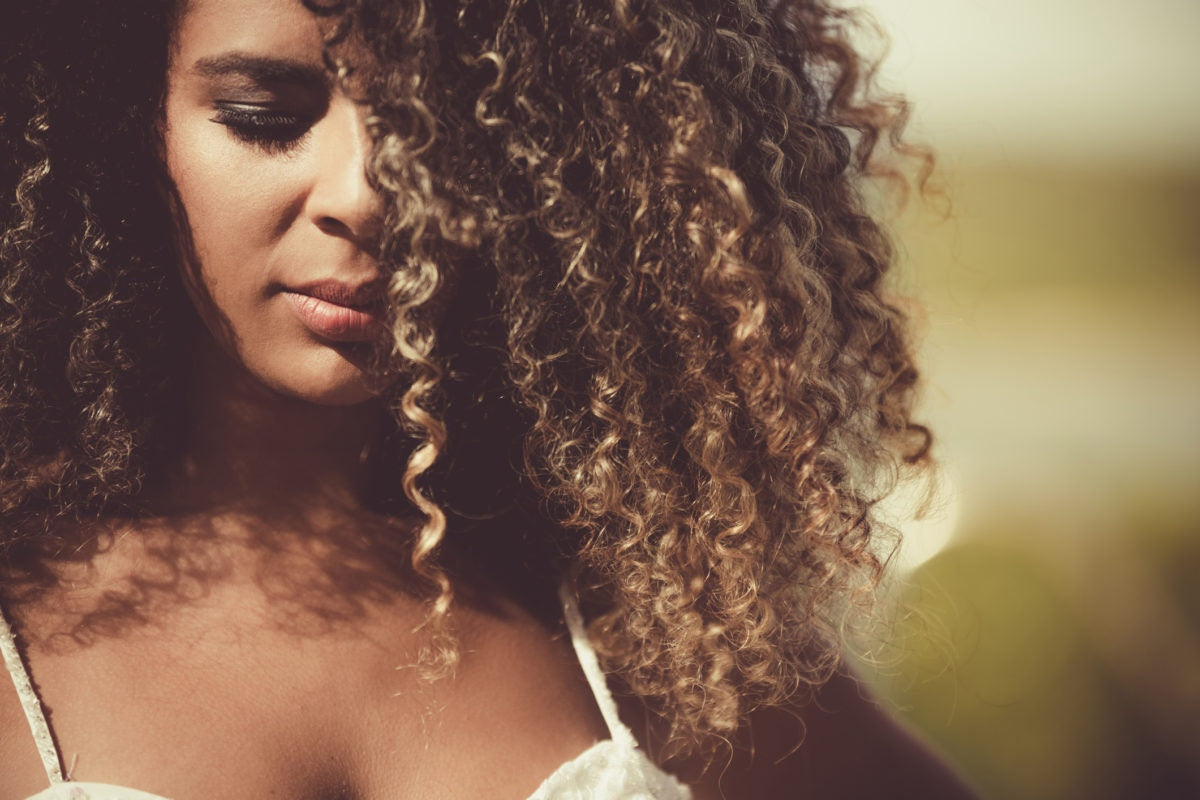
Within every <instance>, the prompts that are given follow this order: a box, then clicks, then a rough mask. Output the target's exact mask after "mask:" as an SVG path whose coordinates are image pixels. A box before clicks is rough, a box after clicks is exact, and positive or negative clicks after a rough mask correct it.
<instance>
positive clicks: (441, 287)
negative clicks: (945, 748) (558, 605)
mask: <svg viewBox="0 0 1200 800" xmlns="http://www.w3.org/2000/svg"><path fill="white" fill-rule="evenodd" d="M166 5H168V4H163V3H149V2H143V3H138V4H120V13H122V14H123V13H124V12H125V11H126V9H128V10H129V11H130V12H131V13H130V14H129V15H128V19H123V20H114V19H113V18H114V17H115V16H116V15H117V11H116V10H115V9H116V7H115V6H112V5H111V4H104V6H103V10H102V9H101V5H100V4H99V3H97V4H96V7H95V9H93V12H92V13H89V12H87V10H81V9H79V8H78V6H79V4H78V3H76V4H72V9H71V10H70V12H71V13H67V11H66V10H64V9H62V8H61V7H60V6H59V5H58V4H54V3H50V4H48V5H47V6H46V9H47V10H44V11H37V12H33V11H30V12H22V13H23V14H26V15H27V18H26V19H23V20H19V22H20V23H21V24H20V25H19V26H18V29H20V30H27V31H39V30H40V31H50V30H53V31H54V33H53V35H54V36H56V37H59V38H58V39H57V40H56V41H53V42H51V40H50V39H49V38H48V37H49V36H51V34H48V33H47V34H45V37H47V38H45V39H43V40H39V39H38V38H37V37H36V36H28V37H23V41H22V42H21V43H20V46H17V45H16V43H15V42H13V43H11V44H13V47H12V48H5V53H6V54H5V55H3V56H0V58H3V59H4V61H3V69H2V70H0V81H2V83H0V108H3V109H4V116H3V118H2V121H0V151H2V152H4V153H5V154H6V156H7V154H10V153H11V154H14V155H15V158H14V159H11V160H9V159H7V158H6V160H5V161H4V162H3V163H2V164H0V170H3V174H2V175H0V185H2V186H3V187H5V192H6V193H7V194H6V196H5V197H4V198H3V202H2V203H0V224H2V227H3V235H2V238H0V264H2V267H3V273H2V275H0V375H2V376H3V378H2V380H0V444H2V447H3V455H2V459H0V512H2V516H0V518H3V519H5V520H8V521H11V524H6V525H5V527H4V531H3V532H0V541H2V545H0V546H2V547H3V550H2V551H0V553H3V558H4V560H5V562H6V563H7V564H9V567H10V569H12V568H13V565H28V564H29V563H30V559H31V558H33V557H34V556H36V559H41V560H45V559H52V558H53V557H54V556H55V550H54V545H53V537H51V536H49V534H47V533H45V531H46V530H48V527H47V526H44V525H43V526H42V527H40V528H38V527H36V526H32V525H31V524H30V523H29V520H35V519H37V520H44V519H45V518H46V516H47V515H49V516H51V517H53V516H58V517H63V516H68V517H71V518H76V519H77V518H85V517H87V516H88V515H96V514H100V513H103V512H104V510H105V509H107V508H112V507H114V505H120V504H121V503H122V502H127V501H128V500H129V498H133V497H136V494H137V491H138V487H139V485H140V482H141V480H142V479H143V477H144V476H145V474H146V469H147V465H148V464H150V463H152V461H153V458H154V457H155V456H154V454H155V452H161V451H162V449H163V448H164V447H167V446H168V445H169V439H164V438H162V437H159V436H157V435H156V431H161V430H163V428H164V423H163V420H164V419H166V418H168V417H169V415H170V413H171V411H170V409H171V408H173V407H174V406H172V402H171V390H172V387H173V386H174V385H175V382H176V376H173V375H172V372H171V369H170V353H171V352H172V347H175V346H177V341H178V338H177V337H176V336H173V335H170V331H171V330H172V325H173V322H172V319H173V315H174V314H175V313H177V312H178V311H179V309H181V308H183V307H184V306H186V301H185V300H184V299H183V296H182V293H181V291H180V287H179V286H178V279H177V277H175V276H174V267H173V265H172V263H171V259H172V256H171V249H170V242H169V241H167V233H166V232H167V231H168V230H169V225H168V220H167V216H168V215H167V213H166V211H165V209H164V208H163V206H162V203H161V202H160V201H159V199H158V198H159V197H160V196H161V195H160V194H159V193H158V192H157V191H156V188H155V187H156V185H157V182H159V181H161V175H159V174H157V171H158V169H159V167H158V160H157V158H156V156H155V150H154V148H155V143H154V139H153V133H152V131H153V127H154V126H153V120H154V119H155V118H156V115H157V114H158V108H159V105H160V104H161V97H162V91H163V88H162V77H163V73H164V71H165V65H166V61H165V58H166V46H167V45H166V42H167V32H168V30H169V25H170V19H169V9H168V8H165V6H166ZM317 5H318V4H316V3H310V7H314V8H315V7H316V6H317ZM317 10H318V11H319V12H320V13H322V14H328V15H331V16H333V17H334V18H335V22H334V23H333V29H334V33H333V34H332V35H331V40H330V47H329V52H328V55H329V60H330V64H331V67H332V68H337V66H338V64H339V59H340V58H341V57H342V56H344V55H346V53H347V52H348V51H346V50H345V49H344V48H346V47H353V48H357V50H358V54H359V55H358V61H359V69H360V73H359V77H364V78H367V79H366V80H361V81H355V80H354V75H353V74H350V73H349V72H348V71H344V72H343V75H344V77H346V78H347V79H348V85H354V86H355V89H356V91H358V92H360V93H361V95H362V99H363V101H364V102H365V103H366V104H367V105H368V106H369V110H370V112H371V117H370V123H369V124H370V126H371V129H372V134H373V136H374V138H375V141H376V146H375V150H374V154H373V159H372V164H371V168H370V173H371V176H372V178H373V180H374V181H375V183H376V185H377V186H378V189H379V191H380V192H381V193H382V194H383V195H384V196H385V197H386V198H387V200H388V204H387V207H388V215H387V220H386V225H385V229H386V237H385V238H386V241H385V242H384V252H383V256H384V263H385V264H386V265H388V268H389V269H390V270H391V271H392V277H391V283H390V296H391V299H392V301H393V303H392V305H393V311H394V312H395V313H394V320H395V321H394V325H393V333H394V337H393V338H394V343H393V344H394V347H392V348H391V349H390V351H389V353H388V354H386V355H385V357H383V358H381V362H382V363H381V364H380V365H379V366H380V368H381V369H382V370H384V371H386V372H388V373H389V374H390V375H396V374H400V375H401V376H402V377H403V380H402V381H401V383H400V385H401V386H402V387H403V391H402V392H401V393H400V394H399V395H398V396H397V397H396V398H395V399H394V404H393V405H394V409H395V411H396V418H397V422H398V427H399V428H401V429H404V430H406V431H407V432H408V434H409V435H410V436H411V437H412V440H413V442H415V444H409V445H406V446H405V448H404V453H405V456H406V458H407V464H406V466H404V467H401V468H399V469H397V470H396V471H395V473H393V477H394V478H395V480H396V481H397V482H399V483H400V484H401V486H402V488H403V490H404V495H405V496H406V497H407V498H408V501H409V502H410V503H411V504H412V506H415V508H416V509H417V510H418V511H419V512H421V514H423V515H424V517H425V519H426V524H425V526H424V528H423V529H422V533H421V535H420V536H418V539H417V544H416V546H415V550H414V552H413V561H414V563H415V565H416V566H417V568H418V571H419V572H420V573H421V574H423V575H425V576H426V577H428V578H429V579H430V580H432V581H434V582H435V583H436V584H437V585H438V586H439V587H440V590H439V592H438V599H437V600H436V601H435V602H434V605H433V606H432V614H433V618H434V620H435V622H436V621H440V622H439V623H438V624H441V623H444V621H445V616H446V613H447V612H448V610H449V608H450V607H451V599H452V596H453V591H452V590H453V583H452V581H451V580H450V578H449V577H447V574H446V573H445V572H444V570H443V568H442V567H441V566H439V562H438V558H437V555H438V550H439V547H440V546H441V545H442V544H443V542H445V541H446V540H447V539H448V537H453V536H454V535H455V530H456V528H455V525H454V519H455V515H454V513H453V510H454V509H456V508H458V507H460V506H462V505H463V504H469V503H470V502H471V499H472V497H473V496H476V497H477V496H478V494H479V486H478V484H477V483H474V482H473V481H472V480H470V479H468V478H465V477H464V474H463V473H464V469H465V467H464V465H465V464H466V463H467V461H468V459H465V458H460V457H459V455H458V454H461V453H462V452H464V450H465V449H469V448H471V447H478V445H479V443H481V442H482V443H484V450H483V452H484V453H485V455H487V456H489V457H490V458H491V459H492V460H493V461H494V462H495V463H497V464H498V465H500V467H505V466H506V465H511V468H509V469H504V468H501V469H499V470H497V471H498V472H499V473H502V474H505V475H507V476H508V478H507V479H509V480H511V482H512V485H513V486H514V487H516V493H515V496H520V497H527V498H530V502H531V503H532V508H533V512H532V513H533V514H534V515H535V516H537V517H539V518H540V519H543V520H546V521H552V522H553V523H555V524H554V525H549V526H546V529H547V530H548V531H551V532H550V533H547V534H546V536H547V537H549V538H552V539H553V540H554V541H553V546H554V548H555V549H556V550H557V551H558V552H559V553H561V555H562V556H563V558H564V559H565V564H566V569H567V571H568V573H569V577H570V579H571V580H572V581H573V583H574V585H575V586H576V588H577V590H578V591H579V593H580V595H581V599H582V601H583V603H584V607H585V611H586V612H587V613H588V616H589V618H590V619H591V624H590V629H591V633H592V636H593V638H594V640H595V642H596V644H597V648H598V650H599V652H600V655H601V658H602V661H603V664H604V666H605V667H606V669H607V670H609V671H610V672H611V673H612V674H613V675H615V677H616V679H617V680H618V681H620V682H621V683H622V684H623V685H624V686H625V687H626V688H627V689H628V690H629V691H631V692H633V693H635V694H637V695H638V696H640V697H641V698H643V699H644V700H645V702H646V703H647V705H648V706H649V707H650V708H651V709H653V710H655V711H657V712H658V713H659V714H661V715H662V717H663V718H664V719H666V720H667V721H668V722H669V723H670V728H671V733H672V737H673V739H674V741H675V743H676V745H677V746H678V749H679V751H680V752H702V753H710V752H712V751H713V749H714V748H715V746H716V745H717V744H718V743H719V742H720V741H721V740H722V739H723V738H724V737H727V736H729V735H730V734H732V733H733V732H735V731H736V730H737V728H738V726H739V725H740V724H741V723H742V721H744V719H745V717H746V714H747V713H748V712H749V711H750V710H752V709H753V708H755V707H758V706H761V705H777V704H781V703H786V702H792V701H795V700H796V698H797V697H798V696H799V695H800V694H801V693H802V690H803V689H804V687H806V686H812V685H816V684H819V683H820V682H821V681H822V680H824V679H825V678H826V677H827V676H828V675H829V674H830V672H831V670H832V669H833V668H834V667H835V666H836V664H837V663H838V659H839V657H840V655H839V649H838V640H839V636H838V629H839V626H840V624H841V622H842V621H843V619H844V616H845V613H846V611H847V604H848V602H849V603H851V604H852V603H853V598H855V597H857V596H860V595H859V594H856V593H869V590H870V588H871V587H873V586H874V584H875V583H876V582H877V581H878V579H879V576H880V571H881V563H882V562H881V549H880V544H879V541H880V540H879V534H880V529H879V527H878V526H876V525H874V524H873V522H872V519H871V515H870V511H871V507H872V505H873V504H874V503H875V502H876V501H877V500H878V499H879V498H880V497H881V496H882V494H883V493H885V492H886V490H887V489H888V488H889V487H890V486H891V484H892V483H893V481H894V478H895V476H896V474H897V471H898V469H899V468H900V467H901V466H902V465H903V464H920V463H923V462H924V460H925V459H926V453H927V451H928V442H929V437H928V434H927V432H926V431H925V430H924V429H923V428H922V427H920V426H919V425H916V424H914V423H913V421H912V419H911V409H912V402H913V390H914V387H915V385H916V379H917V374H916V371H915V369H914V366H913V359H912V356H911V353H910V349H909V347H908V345H907V343H906V333H905V332H906V325H905V320H904V317H903V314H902V313H901V312H900V310H899V309H898V308H897V306H896V305H894V304H893V303H891V302H889V301H888V299H887V297H886V296H885V292H884V287H883V279H884V276H885V273H886V271H887V269H888V267H889V265H890V264H891V262H892V259H893V255H892V250H891V247H890V245H889V242H888V239H887V237H886V236H885V234H884V232H883V231H882V230H881V228H880V226H879V225H878V224H877V223H876V222H875V221H874V220H873V219H872V218H871V217H870V216H868V214H867V213H866V211H865V207H864V201H863V198H862V196H861V188H862V185H863V181H864V180H865V179H867V178H869V177H871V176H872V175H874V174H877V173H879V172H881V171H885V170H884V167H883V166H882V165H883V163H884V161H883V158H882V156H881V154H880V153H879V152H878V151H879V150H880V149H881V148H880V147H879V145H880V144H881V143H884V142H888V141H890V142H891V143H892V144H893V145H896V144H897V143H898V142H899V135H900V132H901V129H902V127H903V122H904V106H903V104H902V103H900V102H898V101H895V100H888V99H880V98H878V97H876V96H874V95H873V94H871V92H870V75H871V70H870V68H869V65H868V64H866V63H864V61H863V59H862V58H861V57H860V56H859V55H858V54H857V52H856V50H855V48H854V47H853V46H852V45H851V43H850V40H849V30H850V27H851V23H852V17H851V16H850V15H849V14H847V13H846V12H845V11H842V10H839V9H837V8H835V7H833V6H832V5H830V4H829V3H826V2H819V1H814V0H805V1H802V2H784V1H783V0H779V1H778V2H773V1H771V0H757V1H756V0H721V1H720V2H718V1H717V0H659V1H657V2H651V1H650V0H580V2H557V0H508V1H507V2H500V0H459V2H432V1H430V2H426V0H406V2H396V1H395V0H378V1H377V0H360V1H359V2H347V3H343V4H337V5H335V6H332V7H328V8H326V7H324V6H322V7H321V8H319V9H317ZM35 15H37V18H36V19H35V18H34V16H35ZM56 15H57V16H56ZM79 19H86V20H88V24H87V25H83V24H80V23H79V22H77V21H75V20H79ZM64 31H66V33H65V34H64ZM64 35H65V36H67V37H68V39H69V38H70V37H75V38H76V39H78V41H75V42H74V43H73V45H68V44H65V43H63V41H62V37H63V36H64ZM364 47H365V49H366V52H367V53H369V55H370V57H369V58H368V59H366V60H365V61H364V59H363V58H362V48H364ZM131 52H136V53H139V54H141V55H142V56H144V58H139V59H138V60H136V63H135V64H133V65H132V66H131V62H130V58H129V55H128V54H129V53H131ZM347 59H348V61H347V63H350V62H351V61H353V60H354V59H352V58H349V56H347ZM368 65H369V66H368ZM96 120H105V126H104V127H103V129H102V131H101V134H100V136H99V140H98V141H93V139H94V135H95V130H96ZM888 149H889V151H890V152H891V153H892V154H893V155H894V154H895V153H896V152H900V151H897V149H896V148H895V147H892V148H888ZM901 151H902V148H901ZM163 332H166V335H164V333H163ZM496 420H502V421H503V423H502V424H497V423H496ZM163 442H167V443H168V444H163ZM477 452H478V451H477ZM499 494H503V492H500V493H499ZM447 509H450V510H451V512H452V513H451V524H450V525H449V526H447V523H446V517H445V512H446V510H447ZM10 531H11V533H10ZM38 531H41V533H39V532H38ZM48 542H49V544H48ZM26 568H27V567H26ZM548 579H549V580H553V578H548ZM436 629H437V626H436V625H435V630H436ZM453 652H454V651H453V647H452V645H451V644H449V643H447V644H446V646H445V648H444V649H443V659H444V660H450V659H452V657H453Z"/></svg>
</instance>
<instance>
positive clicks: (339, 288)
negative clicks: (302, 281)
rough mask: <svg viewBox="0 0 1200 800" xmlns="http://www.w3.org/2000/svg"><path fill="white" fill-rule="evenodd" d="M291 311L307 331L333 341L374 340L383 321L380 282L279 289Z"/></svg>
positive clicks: (324, 284) (335, 283) (319, 284)
mask: <svg viewBox="0 0 1200 800" xmlns="http://www.w3.org/2000/svg"><path fill="white" fill-rule="evenodd" d="M282 294H283V295H284V297H286V298H287V299H288V301H289V302H290V303H291V306H292V310H293V311H294V312H295V314H296V316H297V317H298V318H299V320H300V322H301V324H303V325H304V326H305V327H306V328H308V329H309V330H310V331H312V332H313V333H315V334H316V335H317V336H319V337H321V338H322V339H327V340H330V341H334V342H362V341H367V340H369V339H373V338H375V337H376V336H377V335H378V334H379V332H380V330H381V328H382V322H383V299H384V287H383V284H382V282H380V281H372V282H369V283H362V284H358V285H354V284H349V283H343V282H341V281H321V282H318V283H311V284H306V285H303V286H290V287H285V288H283V290H282Z"/></svg>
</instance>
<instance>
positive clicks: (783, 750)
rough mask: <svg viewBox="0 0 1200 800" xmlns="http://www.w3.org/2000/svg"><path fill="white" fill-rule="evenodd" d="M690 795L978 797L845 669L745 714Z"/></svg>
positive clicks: (733, 798)
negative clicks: (790, 699) (744, 724)
mask: <svg viewBox="0 0 1200 800" xmlns="http://www.w3.org/2000/svg"><path fill="white" fill-rule="evenodd" d="M751 753H753V756H751ZM722 767H723V768H722ZM695 795H696V799H697V800H709V798H723V799H725V800H738V799H739V798H761V799H762V800H775V798H779V799H780V800H782V799H783V798H789V799H790V798H823V799H828V798H844V799H845V800H859V798H862V799H863V800H868V799H870V798H884V797H920V798H923V800H977V798H978V795H977V794H976V793H975V792H974V790H972V789H971V788H970V787H969V786H968V785H967V784H966V783H965V782H964V781H963V780H962V778H960V777H959V776H958V775H957V774H956V773H955V772H954V770H953V769H951V768H950V767H949V766H948V765H947V764H946V763H945V762H944V761H943V760H942V759H941V758H939V757H938V756H937V755H936V754H935V753H934V751H933V750H932V749H931V748H930V747H929V746H928V745H926V744H925V743H923V742H922V741H921V740H920V739H919V738H918V737H917V736H916V735H915V734H914V733H913V732H912V731H910V730H908V729H907V728H905V727H904V726H903V725H901V724H900V723H899V722H898V721H897V720H895V719H894V718H893V717H892V716H891V715H890V714H888V713H887V712H886V711H885V710H884V709H883V708H882V707H881V706H880V704H879V702H878V701H877V700H875V699H874V698H873V697H872V696H871V695H870V693H869V692H868V690H867V688H866V687H865V685H863V684H862V683H861V682H860V681H859V680H858V679H857V678H856V677H854V676H853V675H852V674H850V673H849V672H839V673H838V674H837V675H836V676H834V678H833V679H831V680H830V681H829V683H827V684H826V685H825V686H824V687H822V688H821V689H820V690H819V691H818V693H817V695H816V698H815V699H814V701H813V702H811V703H809V704H807V705H805V706H804V707H802V708H772V709H763V710H760V711H758V712H755V713H754V714H752V715H751V718H750V731H749V737H748V739H747V741H746V742H745V743H744V745H743V747H742V748H740V749H739V750H738V751H736V752H735V753H734V755H733V758H732V760H731V761H730V762H729V763H728V765H727V766H724V765H717V766H714V767H713V768H711V769H710V770H709V771H708V773H706V774H705V776H704V779H703V781H702V782H701V784H699V785H697V786H696V788H695Z"/></svg>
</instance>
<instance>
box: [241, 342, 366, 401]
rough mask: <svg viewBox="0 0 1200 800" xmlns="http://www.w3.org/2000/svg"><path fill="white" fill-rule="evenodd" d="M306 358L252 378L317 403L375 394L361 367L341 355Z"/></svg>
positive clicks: (284, 392)
mask: <svg viewBox="0 0 1200 800" xmlns="http://www.w3.org/2000/svg"><path fill="white" fill-rule="evenodd" d="M306 361H307V363H301V364H295V365H294V366H292V368H290V369H288V368H283V367H281V366H280V367H277V368H276V369H272V370H270V371H269V372H266V371H262V372H258V374H257V375H256V376H255V377H257V378H258V380H259V381H260V382H262V383H263V384H265V385H266V386H267V387H269V388H270V389H272V390H274V391H276V392H278V393H279V394H282V395H286V396H288V397H292V398H295V399H297V400H303V401H304V402H307V403H312V404H314V405H320V406H353V405H358V404H360V403H365V402H367V401H369V400H372V399H374V398H376V397H377V396H378V394H377V392H375V391H373V390H372V388H371V384H370V381H369V380H368V378H367V375H366V373H365V372H364V371H363V369H362V368H361V367H359V366H358V365H356V364H353V363H351V362H350V361H348V360H346V359H345V358H344V357H342V356H341V355H337V354H332V357H329V356H328V355H327V356H326V357H324V358H317V359H311V360H309V359H306ZM252 372H257V371H256V370H252ZM264 373H265V374H264Z"/></svg>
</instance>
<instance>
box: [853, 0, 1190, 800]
mask: <svg viewBox="0 0 1200 800" xmlns="http://www.w3.org/2000/svg"><path fill="white" fill-rule="evenodd" d="M865 2H866V8H867V10H868V11H869V12H870V13H871V15H872V16H873V17H874V18H875V19H876V20H877V21H878V22H879V23H880V24H881V26H882V27H883V28H884V29H885V30H886V31H887V33H888V35H889V36H890V38H891V51H890V54H889V55H888V56H887V59H886V61H885V63H884V67H883V70H882V73H881V84H882V86H883V87H884V88H888V89H892V90H895V91H899V92H903V93H904V94H906V95H907V96H908V97H909V98H910V99H911V101H912V102H913V103H914V116H913V120H912V124H911V126H910V129H909V132H910V133H909V138H911V139H913V140H914V141H917V142H922V143H926V144H928V145H930V146H931V147H932V148H933V149H934V150H935V151H936V153H937V158H938V172H937V174H936V176H935V179H936V180H937V181H939V182H940V183H941V184H942V185H943V186H944V187H945V195H946V199H948V201H949V214H948V215H947V214H945V213H944V212H945V207H944V204H943V203H942V202H941V201H938V200H935V201H934V202H932V203H926V204H922V203H921V202H919V201H913V202H911V203H910V204H909V206H908V208H907V210H906V211H905V212H904V213H903V214H902V215H901V216H900V217H899V218H898V219H897V220H895V222H894V225H893V227H894V230H895V232H896V237H897V240H898V243H899V246H900V249H901V264H900V270H899V272H900V275H899V276H898V281H897V286H896V288H897V290H898V291H899V292H900V293H902V294H905V295H908V296H911V297H914V298H916V300H917V301H918V302H919V303H920V305H921V307H922V309H923V310H922V311H921V312H920V314H919V316H920V319H919V328H920V335H921V342H920V347H921V359H922V363H923V365H924V367H925V374H926V378H927V383H926V387H925V393H924V401H923V414H922V416H923V417H924V419H926V420H928V422H929V424H930V425H931V426H932V428H933V429H934V432H935V435H936V437H937V455H938V457H939V459H940V460H941V462H942V464H943V467H944V472H943V476H942V497H941V500H940V502H939V504H938V506H937V508H935V509H934V511H933V513H932V515H931V517H930V518H929V519H926V520H923V521H919V522H916V523H909V524H905V525H903V528H904V531H905V544H904V545H903V549H902V552H901V553H900V555H899V562H900V567H901V568H900V569H899V570H897V571H896V573H895V574H896V576H897V577H896V579H895V581H894V585H893V586H891V587H890V592H891V593H890V595H889V601H891V602H893V604H894V608H895V613H894V618H893V619H892V621H891V626H890V629H889V631H888V632H887V633H888V635H887V636H886V637H885V644H884V646H882V647H880V648H879V649H877V650H875V651H873V652H870V653H868V654H867V655H868V659H867V660H868V661H870V662H871V666H869V667H864V670H865V671H867V672H868V673H869V674H870V675H871V678H870V679H871V680H872V682H873V683H874V684H875V687H876V690H877V691H878V692H879V693H880V694H881V695H882V696H883V697H885V698H886V699H887V701H888V702H889V703H890V704H891V705H892V706H893V708H895V709H896V711H897V713H898V714H900V715H901V716H902V717H904V718H906V719H907V720H908V721H909V722H910V723H911V724H912V725H913V726H914V727H916V728H917V729H918V730H919V731H921V732H922V733H923V734H924V735H925V736H926V737H927V738H928V740H929V741H930V742H931V743H932V744H933V746H934V747H935V748H936V749H938V750H940V751H941V752H943V753H944V754H945V755H946V757H947V758H948V759H950V760H951V761H952V762H954V763H955V764H956V765H958V767H959V768H960V769H961V770H962V772H963V773H964V775H965V776H966V777H967V778H968V780H970V781H971V782H972V783H973V784H974V785H975V786H976V787H977V788H978V789H979V790H980V791H981V792H982V794H983V795H984V797H986V798H996V799H997V800H1006V799H1007V798H1021V799H1022V800H1039V799H1041V798H1046V799H1047V800H1049V799H1051V798H1053V799H1054V800H1066V799H1068V798H1071V799H1073V798H1080V799H1082V798H1088V800H1106V799H1107V798H1122V799H1124V798H1200V530H1198V528H1200V522H1198V520H1200V491H1198V489H1200V88H1197V87H1198V81H1200V56H1198V55H1197V53H1198V51H1200V2H1196V0H1143V1H1142V2H1140V3H1129V2H1122V3H1117V2H1114V1H1113V0H1086V1H1085V0H1002V1H1001V0H993V2H988V3H984V2H979V0H865ZM902 506H904V500H903V498H901V500H900V501H898V502H897V503H894V504H893V508H892V509H891V511H892V512H893V513H895V514H896V515H897V517H901V516H903V515H904V513H905V509H904V508H902Z"/></svg>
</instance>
